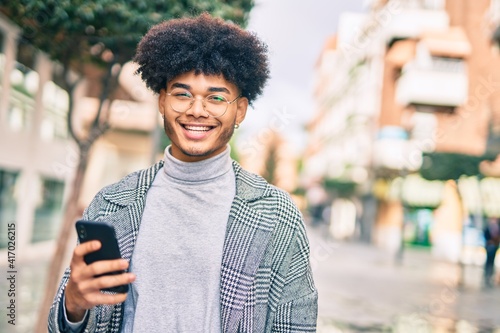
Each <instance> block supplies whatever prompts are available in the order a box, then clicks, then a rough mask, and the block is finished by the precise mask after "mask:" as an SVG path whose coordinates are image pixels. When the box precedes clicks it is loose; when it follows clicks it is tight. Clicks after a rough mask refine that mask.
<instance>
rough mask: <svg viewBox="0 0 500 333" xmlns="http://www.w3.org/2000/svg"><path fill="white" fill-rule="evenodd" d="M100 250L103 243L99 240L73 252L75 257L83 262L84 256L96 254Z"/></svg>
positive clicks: (80, 246) (83, 245)
mask: <svg viewBox="0 0 500 333" xmlns="http://www.w3.org/2000/svg"><path fill="white" fill-rule="evenodd" d="M100 248H101V242H99V241H98V240H92V241H88V242H85V243H82V244H80V245H78V246H77V247H75V250H74V251H73V257H78V258H81V259H82V260H83V256H84V255H86V254H89V253H91V252H95V251H97V250H99V249H100Z"/></svg>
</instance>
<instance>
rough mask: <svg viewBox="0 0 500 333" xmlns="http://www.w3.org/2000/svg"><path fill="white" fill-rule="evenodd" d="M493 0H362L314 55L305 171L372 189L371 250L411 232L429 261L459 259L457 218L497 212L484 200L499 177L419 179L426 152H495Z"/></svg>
mask: <svg viewBox="0 0 500 333" xmlns="http://www.w3.org/2000/svg"><path fill="white" fill-rule="evenodd" d="M495 6H498V1H490V0H481V1H474V2H471V1H466V0H460V1H459V0H457V1H439V0H425V1H424V0H416V1H410V0H405V1H403V0H390V1H371V3H370V9H369V11H368V13H366V14H343V16H342V18H341V20H340V24H339V27H338V33H337V35H336V36H335V37H334V38H333V39H332V41H333V42H332V41H330V43H327V47H325V49H324V50H323V52H322V54H321V56H320V60H319V62H318V67H317V71H318V89H317V94H316V100H317V101H318V108H317V116H316V118H315V120H314V121H313V122H312V123H311V125H310V130H311V139H310V144H309V150H308V154H307V156H306V163H305V164H306V175H307V176H308V177H310V178H311V179H314V178H317V179H325V178H326V179H329V178H333V179H336V180H338V181H339V180H340V181H345V182H352V183H354V184H355V185H356V188H357V193H355V195H353V198H356V197H358V198H359V197H360V196H364V195H367V194H368V195H373V196H374V197H375V198H376V199H377V213H376V218H375V219H374V220H375V221H372V223H373V232H372V233H371V236H370V237H371V239H372V240H373V241H374V242H375V243H377V244H379V245H380V246H383V247H386V248H388V249H390V250H392V251H397V250H398V249H399V248H400V244H401V240H402V239H403V238H404V237H413V238H418V237H420V238H421V241H422V242H427V243H430V244H432V246H433V251H434V252H435V254H436V256H439V257H443V258H447V259H450V260H454V261H456V260H459V258H460V257H463V247H462V245H463V241H464V239H469V238H471V237H472V236H470V235H464V229H467V228H466V226H467V222H465V221H466V220H468V219H471V218H474V216H478V215H483V214H484V215H486V216H499V215H500V212H499V211H498V209H497V208H494V207H493V206H494V204H493V201H492V200H491V198H494V197H495V194H496V193H497V192H498V189H499V188H500V184H499V183H498V181H497V179H494V178H491V177H486V178H485V179H482V180H477V179H476V178H475V177H469V178H464V179H461V180H459V181H458V187H457V186H456V184H455V182H453V181H449V182H430V181H426V180H424V179H422V178H421V177H420V176H419V174H418V171H419V169H420V168H421V167H422V165H423V163H426V160H424V159H423V153H426V152H453V153H461V154H468V155H481V154H484V153H485V152H486V151H487V150H490V152H494V149H493V150H491V149H489V148H491V147H493V145H491V144H490V142H493V141H494V140H492V137H495V135H497V133H495V129H496V128H498V119H499V115H500V105H499V101H500V99H499V98H500V95H499V93H500V58H499V56H498V53H496V52H495V51H494V50H493V49H492V42H491V39H492V36H493V33H494V29H493V28H492V27H491V26H492V23H491V22H492V20H493V18H494V17H495V15H494V14H493V13H496V11H495V8H496V7H495ZM497 9H498V8H497ZM496 15H497V16H498V13H497V14H496ZM493 26H494V24H493ZM360 115H363V117H360ZM354 119H363V121H358V122H356V121H354ZM353 124H355V126H353ZM497 153H498V152H497ZM489 166H491V165H489ZM492 168H494V166H492ZM361 170H363V171H361ZM457 189H458V191H457ZM474 198H476V199H474ZM477 198H481V200H477ZM362 211H363V209H361V212H362ZM333 216H334V215H332V217H333ZM338 220H339V219H338V218H337V221H338ZM331 222H332V223H334V224H335V221H331ZM355 222H357V223H359V219H358V221H355ZM350 223H353V222H352V221H351V222H350ZM476 226H477V224H476ZM476 233H477V228H476ZM472 238H473V237H472Z"/></svg>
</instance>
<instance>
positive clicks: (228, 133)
mask: <svg viewBox="0 0 500 333" xmlns="http://www.w3.org/2000/svg"><path fill="white" fill-rule="evenodd" d="M235 124H236V120H234V121H233V123H232V124H231V126H229V127H228V128H227V129H224V130H223V131H222V133H221V134H220V136H219V137H218V138H217V141H216V142H215V144H216V146H215V147H212V148H211V149H208V150H203V149H199V148H196V147H187V149H185V148H184V147H181V146H177V148H178V149H179V150H180V151H181V152H182V153H183V154H184V155H186V156H192V157H204V156H209V155H211V154H212V153H214V152H215V151H217V150H218V149H220V148H221V147H222V146H224V147H225V146H226V145H227V144H228V143H229V140H231V137H232V136H233V133H234V125H235ZM163 129H164V131H165V134H166V135H167V136H168V137H169V139H170V141H172V134H173V133H175V131H174V129H173V128H172V126H170V125H169V123H168V122H167V120H166V119H163ZM219 143H224V144H223V145H218V144H219Z"/></svg>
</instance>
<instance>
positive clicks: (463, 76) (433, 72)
mask: <svg viewBox="0 0 500 333" xmlns="http://www.w3.org/2000/svg"><path fill="white" fill-rule="evenodd" d="M396 89H397V90H396V100H397V101H398V103H400V104H402V105H410V104H412V105H430V106H445V107H456V106H459V105H462V104H464V103H465V101H466V99H467V91H468V79H467V72H466V70H465V65H464V63H463V61H460V60H433V61H432V62H431V63H430V65H429V66H426V67H423V66H420V65H418V64H417V63H416V62H411V63H409V64H408V65H406V66H405V67H404V68H403V71H402V75H401V77H400V78H399V80H398V83H397V88H396Z"/></svg>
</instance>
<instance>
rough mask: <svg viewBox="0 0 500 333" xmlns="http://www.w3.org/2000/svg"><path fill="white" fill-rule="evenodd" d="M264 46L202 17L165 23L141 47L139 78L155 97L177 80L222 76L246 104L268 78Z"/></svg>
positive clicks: (235, 28)
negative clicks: (186, 76) (189, 75)
mask: <svg viewBox="0 0 500 333" xmlns="http://www.w3.org/2000/svg"><path fill="white" fill-rule="evenodd" d="M267 54H268V49H267V45H266V44H265V43H263V42H262V41H261V40H260V39H259V38H258V37H257V36H256V35H255V34H253V33H251V32H248V31H246V30H243V29H242V28H240V27H239V26H237V25H236V24H233V23H228V22H225V21H223V20H222V19H220V18H213V17H212V16H210V15H209V14H208V13H203V14H201V15H200V16H197V17H194V18H180V19H172V20H168V21H164V22H162V23H159V24H157V25H155V26H153V27H152V28H151V29H150V30H149V31H148V32H147V33H146V35H145V36H144V37H143V38H142V40H141V41H140V42H139V45H138V47H137V52H136V55H135V57H134V61H135V62H136V63H137V64H138V65H139V67H138V69H137V74H139V75H140V76H141V78H142V80H143V81H144V82H145V83H146V85H147V86H148V88H149V89H151V90H152V91H154V92H155V93H157V94H159V93H160V91H161V90H162V89H164V88H165V87H166V86H167V82H169V81H170V80H172V79H173V78H175V77H176V76H177V75H180V74H183V73H187V72H190V71H192V70H194V71H195V73H196V74H200V73H203V74H204V75H221V74H222V76H223V77H224V78H225V79H226V80H227V81H229V82H231V83H233V84H235V85H236V86H237V87H238V88H239V89H240V90H241V95H242V96H245V97H246V98H247V99H248V101H249V103H250V104H252V102H253V101H254V100H255V98H256V97H257V96H259V95H260V94H261V93H262V89H263V88H264V85H265V83H266V81H267V79H268V78H269V61H268V57H267Z"/></svg>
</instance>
